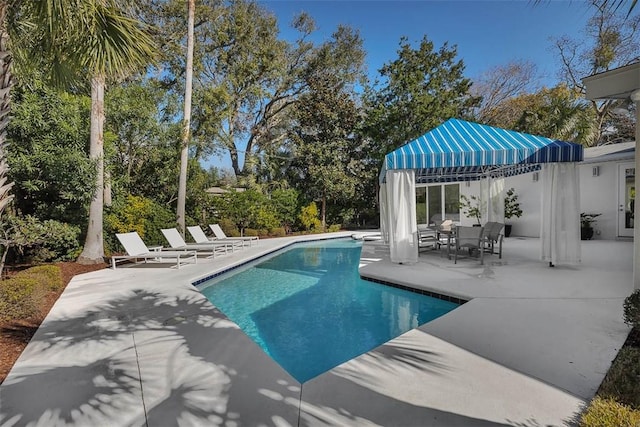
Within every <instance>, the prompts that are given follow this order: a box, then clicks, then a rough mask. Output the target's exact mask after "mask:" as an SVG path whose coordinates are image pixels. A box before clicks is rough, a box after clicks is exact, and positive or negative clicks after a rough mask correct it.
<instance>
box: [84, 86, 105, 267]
mask: <svg viewBox="0 0 640 427" xmlns="http://www.w3.org/2000/svg"><path fill="white" fill-rule="evenodd" d="M104 87H105V77H104V75H97V76H94V77H93V78H92V79H91V137H90V146H89V157H90V158H91V159H93V160H95V161H96V162H97V172H98V173H97V177H96V189H95V193H94V195H93V200H91V205H90V207H89V225H88V227H87V237H86V239H85V242H84V249H83V250H82V253H81V254H80V257H79V258H78V263H79V264H99V263H102V262H104V237H103V234H102V225H103V224H102V213H103V212H102V210H103V207H104Z"/></svg>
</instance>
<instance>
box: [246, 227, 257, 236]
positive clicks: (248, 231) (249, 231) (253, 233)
mask: <svg viewBox="0 0 640 427" xmlns="http://www.w3.org/2000/svg"><path fill="white" fill-rule="evenodd" d="M244 235H245V236H258V235H260V230H256V229H255V228H245V229H244Z"/></svg>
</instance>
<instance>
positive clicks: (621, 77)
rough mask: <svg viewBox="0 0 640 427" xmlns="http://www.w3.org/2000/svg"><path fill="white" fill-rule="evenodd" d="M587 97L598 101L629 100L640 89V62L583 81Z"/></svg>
mask: <svg viewBox="0 0 640 427" xmlns="http://www.w3.org/2000/svg"><path fill="white" fill-rule="evenodd" d="M582 83H584V85H585V88H586V94H585V97H586V98H587V99H589V100H591V101H594V100H598V99H627V98H629V97H630V96H631V94H632V93H633V92H634V91H636V90H638V89H640V62H637V63H635V64H631V65H627V66H624V67H620V68H615V69H613V70H610V71H605V72H603V73H599V74H594V75H592V76H589V77H585V78H584V79H582Z"/></svg>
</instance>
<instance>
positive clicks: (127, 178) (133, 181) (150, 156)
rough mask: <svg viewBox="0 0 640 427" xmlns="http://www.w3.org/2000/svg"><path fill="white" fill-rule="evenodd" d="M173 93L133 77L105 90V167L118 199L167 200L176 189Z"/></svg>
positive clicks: (177, 126)
mask: <svg viewBox="0 0 640 427" xmlns="http://www.w3.org/2000/svg"><path fill="white" fill-rule="evenodd" d="M174 98H175V97H173V96H172V95H170V94H167V91H166V89H165V88H163V87H161V85H159V84H158V83H157V82H154V81H143V82H138V81H134V82H129V83H127V84H123V85H120V86H117V87H114V88H113V89H111V90H109V92H108V93H107V94H106V97H105V109H106V122H105V165H106V166H105V167H106V170H109V171H110V173H111V179H112V181H113V182H112V187H113V189H114V192H115V195H116V196H115V197H116V198H118V197H125V196H126V195H127V194H137V195H140V196H143V197H147V198H150V199H153V200H155V201H156V202H158V203H161V204H162V203H168V202H169V200H170V199H171V197H172V194H175V192H176V191H177V180H178V169H177V165H178V160H177V159H178V157H179V156H178V153H179V152H178V145H177V143H176V141H179V138H180V131H181V130H180V126H181V125H180V123H176V121H175V115H176V110H177V102H176V100H175V99H174ZM108 135H111V137H110V138H107V136H108ZM192 185H193V182H190V183H189V186H188V187H189V188H191V187H192ZM197 190H200V186H198V188H197Z"/></svg>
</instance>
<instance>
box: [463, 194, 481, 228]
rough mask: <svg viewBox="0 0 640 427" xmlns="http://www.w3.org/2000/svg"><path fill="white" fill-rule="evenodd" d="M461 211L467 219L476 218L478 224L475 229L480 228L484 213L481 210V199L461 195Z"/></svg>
mask: <svg viewBox="0 0 640 427" xmlns="http://www.w3.org/2000/svg"><path fill="white" fill-rule="evenodd" d="M460 209H462V213H463V214H465V216H466V217H467V218H475V219H476V224H473V226H474V227H479V226H480V220H481V219H482V211H481V210H480V199H479V198H478V197H476V196H469V197H467V196H465V195H464V194H462V195H460Z"/></svg>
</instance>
